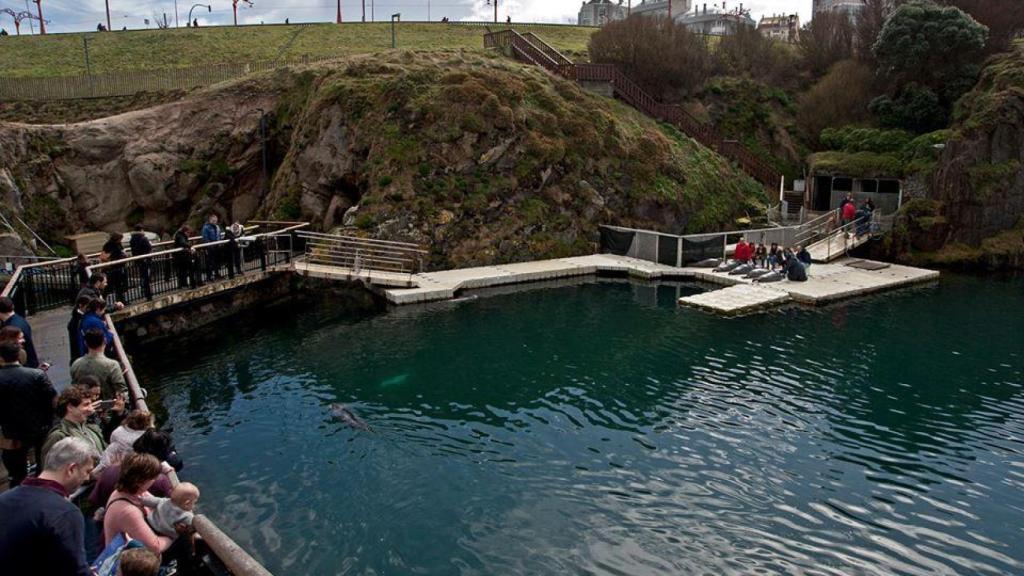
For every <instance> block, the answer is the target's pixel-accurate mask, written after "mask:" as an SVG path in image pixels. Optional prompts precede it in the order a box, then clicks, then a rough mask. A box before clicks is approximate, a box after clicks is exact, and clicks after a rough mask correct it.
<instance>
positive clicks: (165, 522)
mask: <svg viewBox="0 0 1024 576" xmlns="http://www.w3.org/2000/svg"><path fill="white" fill-rule="evenodd" d="M160 474H161V466H160V461H159V460H158V459H157V458H156V457H155V456H153V455H150V454H138V453H136V454H130V455H128V456H125V457H124V459H123V460H122V461H121V471H120V476H119V477H118V480H117V485H116V487H115V490H114V492H113V493H112V494H111V495H110V499H109V500H108V501H107V508H106V513H105V514H104V517H103V543H104V546H106V545H107V544H109V543H110V540H111V539H112V538H114V536H116V535H117V534H119V533H124V534H126V535H127V536H128V537H129V538H131V539H132V540H137V541H139V542H140V543H142V545H144V546H145V547H146V548H148V549H149V550H152V551H153V552H156V553H158V554H160V553H162V552H164V551H166V550H167V549H168V548H170V547H171V544H173V543H174V541H175V539H176V538H177V536H179V535H181V534H188V533H190V532H191V527H192V510H193V507H194V506H195V503H196V501H197V500H198V499H199V490H198V489H197V488H196V486H195V485H194V484H189V483H188V482H183V483H181V484H178V485H177V486H175V487H174V489H173V490H172V491H171V497H170V498H154V497H153V496H151V495H150V494H149V492H148V490H149V488H150V487H151V486H152V485H153V483H154V482H155V481H156V479H157V477H159V476H160Z"/></svg>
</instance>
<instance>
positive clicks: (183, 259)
mask: <svg viewBox="0 0 1024 576" xmlns="http://www.w3.org/2000/svg"><path fill="white" fill-rule="evenodd" d="M190 236H192V228H191V227H189V225H188V224H182V225H181V227H180V228H178V230H177V231H176V232H175V233H174V247H175V248H177V249H179V250H180V251H179V252H176V253H175V254H174V269H175V270H176V271H177V275H178V288H188V283H189V276H191V274H192V253H193V252H194V250H193V249H192V244H191V242H190V241H189V237H190Z"/></svg>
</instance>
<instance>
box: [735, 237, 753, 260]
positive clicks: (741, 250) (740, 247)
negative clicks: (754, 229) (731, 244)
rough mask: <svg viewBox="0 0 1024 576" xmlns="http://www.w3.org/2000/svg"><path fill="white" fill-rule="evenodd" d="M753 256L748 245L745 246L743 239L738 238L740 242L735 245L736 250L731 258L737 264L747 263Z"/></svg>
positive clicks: (745, 242)
mask: <svg viewBox="0 0 1024 576" xmlns="http://www.w3.org/2000/svg"><path fill="white" fill-rule="evenodd" d="M752 256H753V251H752V250H751V249H750V244H747V240H746V239H745V238H740V241H739V242H737V243H736V250H735V251H734V252H733V258H735V259H736V260H737V261H738V262H744V263H746V262H748V261H749V260H750V258H751V257H752Z"/></svg>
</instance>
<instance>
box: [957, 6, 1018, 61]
mask: <svg viewBox="0 0 1024 576" xmlns="http://www.w3.org/2000/svg"><path fill="white" fill-rule="evenodd" d="M947 3H948V4H949V5H951V6H956V7H957V8H960V9H961V10H963V11H964V12H966V13H968V14H970V15H971V17H972V18H974V19H975V20H977V21H978V22H979V23H980V24H984V25H985V26H987V27H988V29H989V36H988V43H987V44H986V45H985V52H987V53H989V54H994V53H996V52H1003V51H1005V50H1007V49H1009V47H1010V44H1011V43H1012V42H1013V39H1014V38H1015V37H1016V36H1017V34H1019V33H1020V32H1022V31H1024V2H1021V0H948V1H947Z"/></svg>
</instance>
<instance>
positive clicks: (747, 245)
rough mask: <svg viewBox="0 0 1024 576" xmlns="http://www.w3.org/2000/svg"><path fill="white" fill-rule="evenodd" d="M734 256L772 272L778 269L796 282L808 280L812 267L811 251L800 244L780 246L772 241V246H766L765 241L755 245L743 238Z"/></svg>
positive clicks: (736, 258) (740, 260)
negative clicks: (790, 246)
mask: <svg viewBox="0 0 1024 576" xmlns="http://www.w3.org/2000/svg"><path fill="white" fill-rule="evenodd" d="M733 258H734V259H735V260H737V261H739V262H742V263H744V264H750V265H751V266H756V267H758V268H764V269H766V270H770V271H772V272H774V271H776V270H778V271H779V272H780V273H782V274H784V275H785V276H786V278H788V279H789V280H793V281H795V282H803V281H805V280H807V273H808V271H809V270H810V268H811V253H810V252H808V251H807V248H805V247H803V246H800V245H796V246H793V247H792V248H788V247H780V246H779V245H778V243H776V242H772V243H771V246H765V245H764V242H761V243H759V244H756V245H755V244H754V243H753V242H747V241H746V239H745V238H741V239H740V241H739V242H738V243H737V244H736V251H735V252H734V253H733Z"/></svg>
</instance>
